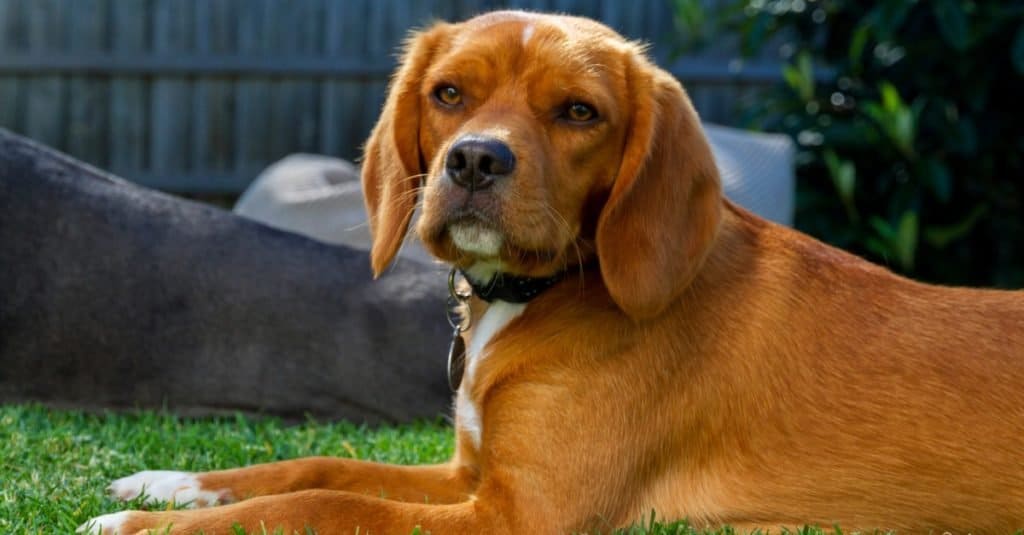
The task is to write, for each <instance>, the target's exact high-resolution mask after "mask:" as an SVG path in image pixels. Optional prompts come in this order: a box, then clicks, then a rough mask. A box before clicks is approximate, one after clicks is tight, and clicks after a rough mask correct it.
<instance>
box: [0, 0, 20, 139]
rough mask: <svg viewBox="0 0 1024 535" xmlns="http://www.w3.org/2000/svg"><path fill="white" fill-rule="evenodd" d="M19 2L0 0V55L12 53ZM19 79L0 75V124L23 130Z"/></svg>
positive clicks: (18, 25)
mask: <svg viewBox="0 0 1024 535" xmlns="http://www.w3.org/2000/svg"><path fill="white" fill-rule="evenodd" d="M19 8H20V5H19V2H15V1H14V0H6V1H0V57H2V56H4V55H7V54H11V53H14V51H15V49H16V47H17V32H18V29H19V28H20V27H22V26H23V24H22V19H23V16H22V14H21V13H20V11H19ZM20 86H21V81H20V80H19V79H18V77H17V76H0V126H5V127H7V128H10V129H12V130H15V131H19V132H24V130H23V128H22V127H23V125H24V111H25V106H24V105H23V103H22V99H21V94H22V93H21V91H20Z"/></svg>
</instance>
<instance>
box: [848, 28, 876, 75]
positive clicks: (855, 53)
mask: <svg viewBox="0 0 1024 535" xmlns="http://www.w3.org/2000/svg"><path fill="white" fill-rule="evenodd" d="M870 31H871V26H869V25H867V24H862V25H860V26H858V27H857V29H856V30H855V31H854V32H853V36H852V37H851V38H850V48H849V61H850V68H851V69H853V70H854V71H860V69H861V63H860V58H861V56H863V55H864V46H865V45H867V43H868V36H869V35H871V34H870Z"/></svg>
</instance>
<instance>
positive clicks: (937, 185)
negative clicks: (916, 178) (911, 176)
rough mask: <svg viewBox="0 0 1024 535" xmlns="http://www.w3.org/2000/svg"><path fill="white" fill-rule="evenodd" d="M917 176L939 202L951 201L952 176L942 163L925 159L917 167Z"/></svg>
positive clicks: (932, 159)
mask: <svg viewBox="0 0 1024 535" xmlns="http://www.w3.org/2000/svg"><path fill="white" fill-rule="evenodd" d="M918 174H919V175H920V177H921V178H922V182H924V183H925V185H927V186H928V188H929V189H931V190H932V193H934V194H935V198H936V199H938V200H939V201H940V202H942V203H948V202H949V201H950V199H952V197H953V175H951V174H950V173H949V169H948V168H947V167H946V166H945V165H944V164H943V163H942V162H939V161H938V160H936V159H935V158H925V159H923V160H921V162H920V164H919V166H918Z"/></svg>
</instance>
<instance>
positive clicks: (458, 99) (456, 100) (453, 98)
mask: <svg viewBox="0 0 1024 535" xmlns="http://www.w3.org/2000/svg"><path fill="white" fill-rule="evenodd" d="M434 98H435V99H437V101H438V102H440V103H441V104H442V105H444V106H447V107H449V108H454V107H455V106H458V105H459V104H462V93H459V89H458V88H457V87H455V86H453V85H442V86H440V87H438V88H437V89H435V90H434Z"/></svg>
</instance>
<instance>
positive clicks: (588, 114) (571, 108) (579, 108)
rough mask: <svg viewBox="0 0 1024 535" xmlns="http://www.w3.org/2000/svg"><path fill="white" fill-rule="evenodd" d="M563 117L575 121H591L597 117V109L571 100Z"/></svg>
mask: <svg viewBox="0 0 1024 535" xmlns="http://www.w3.org/2000/svg"><path fill="white" fill-rule="evenodd" d="M562 118H563V119H566V120H568V121H570V122H573V123H589V122H590V121H593V120H594V119H597V110H595V109H594V108H593V107H592V106H590V105H588V104H584V103H582V102H570V103H569V104H568V105H567V106H566V107H565V111H563V112H562Z"/></svg>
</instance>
